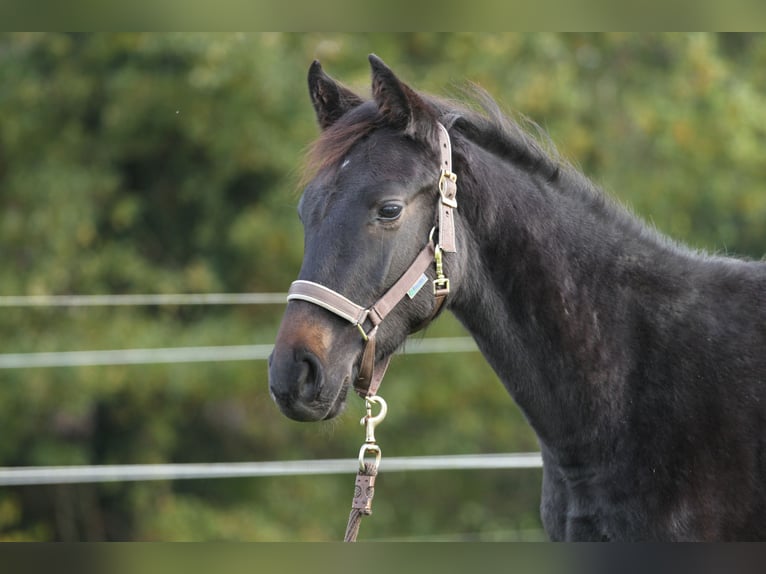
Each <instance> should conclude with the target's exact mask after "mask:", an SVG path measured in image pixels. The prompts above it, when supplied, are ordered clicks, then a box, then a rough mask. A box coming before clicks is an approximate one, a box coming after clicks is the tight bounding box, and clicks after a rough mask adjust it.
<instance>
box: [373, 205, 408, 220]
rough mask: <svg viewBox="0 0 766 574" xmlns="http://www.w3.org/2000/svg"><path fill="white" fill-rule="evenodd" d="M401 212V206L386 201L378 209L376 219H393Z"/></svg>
mask: <svg viewBox="0 0 766 574" xmlns="http://www.w3.org/2000/svg"><path fill="white" fill-rule="evenodd" d="M401 214H402V206H401V205H399V204H398V203H387V204H385V205H383V206H381V208H380V209H378V219H380V220H382V221H393V220H395V219H398V218H399V216H400V215H401Z"/></svg>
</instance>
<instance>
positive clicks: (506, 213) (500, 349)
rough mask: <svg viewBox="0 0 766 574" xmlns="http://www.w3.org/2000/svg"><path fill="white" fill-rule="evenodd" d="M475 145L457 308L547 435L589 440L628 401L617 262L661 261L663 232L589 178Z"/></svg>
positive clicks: (463, 211) (463, 204) (464, 194)
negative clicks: (505, 158)
mask: <svg viewBox="0 0 766 574" xmlns="http://www.w3.org/2000/svg"><path fill="white" fill-rule="evenodd" d="M471 156H472V165H471V166H470V167H468V169H466V170H465V171H466V172H467V173H466V175H467V177H465V178H462V179H463V180H464V181H465V183H464V185H463V186H462V187H461V192H459V194H458V196H459V198H460V210H459V217H461V218H463V219H464V226H463V232H464V233H463V236H464V237H463V240H464V242H465V253H464V254H463V256H462V258H461V262H462V263H461V264H462V265H464V266H465V268H464V269H463V270H462V271H461V277H462V278H463V279H462V280H461V283H460V287H459V289H458V290H457V292H456V294H455V297H454V301H453V302H452V306H451V309H452V311H453V313H454V314H455V315H456V316H457V317H458V319H459V320H460V321H461V322H462V323H463V324H464V325H465V326H466V328H467V329H468V330H469V331H470V332H471V333H472V335H473V336H474V338H475V339H476V341H477V344H478V346H479V348H480V349H481V351H482V352H483V354H484V355H485V357H486V358H487V359H488V361H489V362H490V364H491V365H492V367H493V368H494V370H495V372H496V373H497V374H498V375H499V377H500V379H501V381H502V382H503V384H504V385H505V386H506V387H507V388H508V390H509V392H510V393H511V395H512V396H513V397H514V399H515V400H516V402H517V403H518V404H519V406H520V407H521V408H522V410H523V411H524V412H525V414H526V416H527V418H528V419H529V421H530V423H531V424H532V426H533V427H534V428H535V430H536V432H537V434H538V436H539V437H540V439H541V441H542V442H543V443H544V444H546V445H548V446H551V445H556V444H558V445H562V446H563V445H564V444H565V443H568V442H573V443H580V444H587V443H589V442H591V441H593V440H594V438H595V435H596V434H598V433H599V432H603V429H604V428H605V426H608V425H607V422H608V420H607V419H608V418H609V417H617V416H618V413H617V411H618V410H619V400H615V395H616V394H617V393H619V388H618V386H619V381H620V380H621V374H622V375H624V373H621V372H620V370H621V369H623V368H624V363H621V362H620V361H618V360H615V357H617V356H618V355H619V352H620V348H621V347H620V345H621V343H624V341H621V337H622V336H623V331H624V321H625V312H626V311H625V309H620V308H618V307H619V304H620V301H618V300H617V299H616V298H615V297H616V295H615V290H619V289H620V288H621V285H620V283H619V282H620V281H621V279H620V277H615V276H614V273H615V270H616V269H620V268H626V265H625V261H633V262H639V263H637V264H636V265H634V267H637V268H639V269H640V268H641V267H642V265H641V263H640V262H641V261H645V262H647V263H649V262H656V259H657V256H656V255H657V252H658V251H661V250H663V247H662V243H661V241H658V240H657V237H656V236H654V235H653V234H652V233H650V232H647V231H646V229H645V228H644V227H643V226H642V225H641V224H640V223H638V222H637V221H636V220H634V219H632V218H631V217H630V216H629V215H628V214H627V213H625V212H623V211H622V210H621V209H619V208H617V207H615V206H613V205H610V203H609V202H608V201H607V200H606V199H605V198H604V197H603V196H602V195H601V194H600V193H599V192H597V191H596V190H595V189H594V188H592V187H591V186H590V184H588V183H587V182H586V181H585V180H584V178H579V177H578V176H575V175H573V174H569V173H566V174H564V175H562V176H561V177H560V178H558V179H557V180H555V181H549V180H548V178H546V176H545V175H544V174H542V173H540V172H534V171H530V170H524V169H521V168H519V167H515V166H514V165H512V164H510V163H506V162H501V161H500V160H499V159H498V158H496V157H495V156H492V155H490V154H487V153H481V152H480V151H478V150H473V152H472V154H471ZM663 256H664V258H665V261H666V262H667V256H668V254H667V253H665V254H663ZM668 263H669V262H668ZM621 322H622V323H621ZM602 423H603V424H602Z"/></svg>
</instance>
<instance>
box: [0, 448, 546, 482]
mask: <svg viewBox="0 0 766 574" xmlns="http://www.w3.org/2000/svg"><path fill="white" fill-rule="evenodd" d="M542 464H543V461H542V456H541V455H540V453H537V452H526V453H510V454H474V455H444V456H413V457H387V458H384V459H383V460H382V461H381V463H380V471H381V472H405V471H418V470H487V469H495V470H501V469H524V468H530V469H533V468H542ZM358 469H359V461H358V460H357V459H325V460H292V461H275V462H238V463H183V464H123V465H95V466H35V467H18V468H0V486H20V485H44V484H76V483H94V482H131V481H143V480H188V479H200V478H205V479H210V478H255V477H276V476H307V475H321V474H353V473H355V472H356V471H357V470H358Z"/></svg>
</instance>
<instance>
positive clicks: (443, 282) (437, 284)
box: [434, 277, 449, 295]
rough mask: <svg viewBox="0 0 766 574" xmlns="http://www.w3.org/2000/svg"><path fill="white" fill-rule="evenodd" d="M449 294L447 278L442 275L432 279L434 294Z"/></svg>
mask: <svg viewBox="0 0 766 574" xmlns="http://www.w3.org/2000/svg"><path fill="white" fill-rule="evenodd" d="M448 294H449V279H448V278H447V277H442V278H441V279H434V295H448Z"/></svg>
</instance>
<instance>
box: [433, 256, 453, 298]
mask: <svg viewBox="0 0 766 574" xmlns="http://www.w3.org/2000/svg"><path fill="white" fill-rule="evenodd" d="M434 263H435V264H436V279H434V281H433V285H434V295H447V294H448V293H449V278H447V277H445V275H444V267H443V263H442V248H441V245H437V246H436V247H435V248H434ZM440 291H441V293H440Z"/></svg>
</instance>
